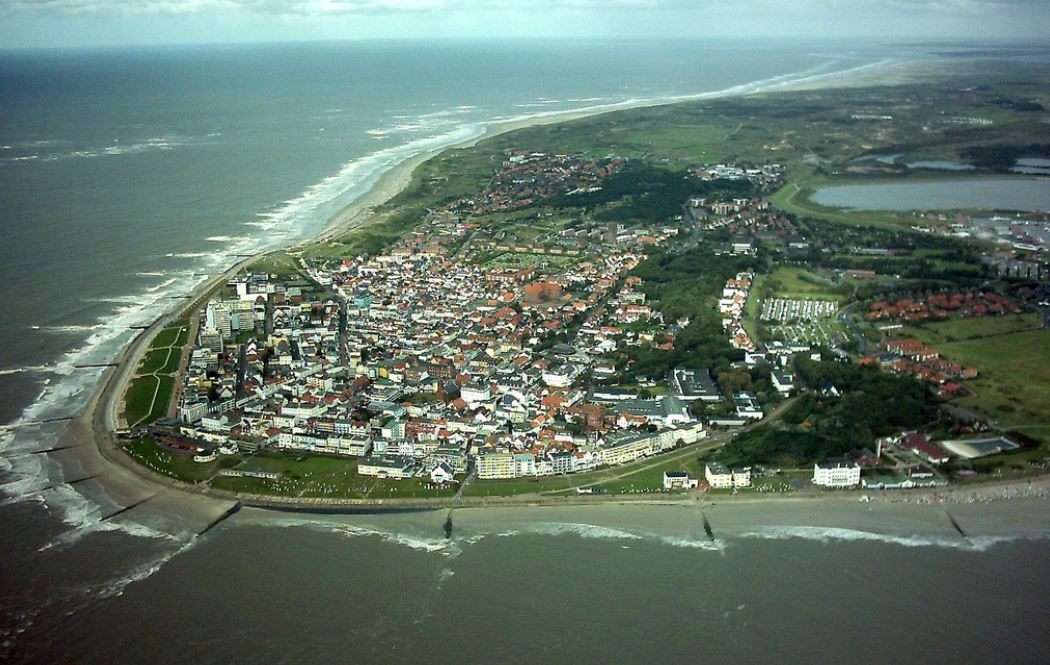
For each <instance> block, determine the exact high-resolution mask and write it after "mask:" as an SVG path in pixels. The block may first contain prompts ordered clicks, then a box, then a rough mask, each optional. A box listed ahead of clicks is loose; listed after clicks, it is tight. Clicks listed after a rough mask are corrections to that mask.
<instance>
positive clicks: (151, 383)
mask: <svg viewBox="0 0 1050 665" xmlns="http://www.w3.org/2000/svg"><path fill="white" fill-rule="evenodd" d="M157 383H158V379H157V378H156V377H154V376H140V377H137V378H135V379H133V380H132V381H131V385H130V386H128V391H127V392H126V393H125V394H124V400H125V402H124V413H125V418H126V419H127V421H128V424H129V425H135V424H137V423H138V422H139V421H140V420H142V419H143V418H145V417H146V415H147V414H148V413H149V412H150V408H151V406H152V404H153V395H154V393H155V392H156V391H157Z"/></svg>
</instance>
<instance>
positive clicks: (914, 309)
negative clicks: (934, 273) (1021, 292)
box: [867, 291, 1021, 321]
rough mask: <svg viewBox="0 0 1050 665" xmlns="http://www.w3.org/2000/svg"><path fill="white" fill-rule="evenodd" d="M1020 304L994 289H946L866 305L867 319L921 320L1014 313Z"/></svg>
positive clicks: (1017, 310)
mask: <svg viewBox="0 0 1050 665" xmlns="http://www.w3.org/2000/svg"><path fill="white" fill-rule="evenodd" d="M1020 311H1021V306H1020V305H1019V304H1018V303H1016V302H1014V301H1012V300H1010V299H1009V298H1006V297H1004V296H1001V295H999V294H998V293H995V292H994V291H950V292H946V293H934V294H931V295H929V296H925V297H915V298H899V299H897V300H894V301H887V300H876V301H875V302H873V303H871V304H870V305H869V306H868V314H867V318H868V320H869V321H877V320H882V319H889V320H895V321H922V320H925V319H947V318H966V317H971V316H992V315H997V314H1016V313H1018V312H1020Z"/></svg>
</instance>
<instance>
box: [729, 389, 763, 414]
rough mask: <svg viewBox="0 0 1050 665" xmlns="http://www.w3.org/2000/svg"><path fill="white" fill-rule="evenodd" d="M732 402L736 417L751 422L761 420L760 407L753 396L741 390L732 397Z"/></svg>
mask: <svg viewBox="0 0 1050 665" xmlns="http://www.w3.org/2000/svg"><path fill="white" fill-rule="evenodd" d="M733 401H734V402H735V403H736V415H737V416H739V417H741V418H749V419H751V420H761V419H762V416H763V415H764V414H763V413H762V407H761V406H760V405H759V403H758V398H757V397H755V396H754V395H753V394H751V393H749V392H747V391H746V390H742V391H740V392H738V393H737V394H736V395H734V396H733Z"/></svg>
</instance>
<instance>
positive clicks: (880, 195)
mask: <svg viewBox="0 0 1050 665" xmlns="http://www.w3.org/2000/svg"><path fill="white" fill-rule="evenodd" d="M810 198H811V200H812V201H813V202H815V203H819V204H820V205H824V206H831V207H835V208H849V209H852V210H944V209H951V208H979V209H987V210H1024V211H1028V210H1048V209H1050V179H1045V178H1030V179H1028V178H967V179H965V180H924V181H922V182H918V181H917V182H893V183H889V182H888V183H875V184H866V185H832V186H828V187H821V188H819V189H817V191H816V192H814V193H813V195H812V196H811V197H810Z"/></svg>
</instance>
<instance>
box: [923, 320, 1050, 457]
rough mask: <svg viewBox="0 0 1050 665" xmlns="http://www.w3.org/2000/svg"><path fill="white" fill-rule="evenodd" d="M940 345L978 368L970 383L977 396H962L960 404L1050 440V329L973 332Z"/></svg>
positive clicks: (959, 360)
mask: <svg viewBox="0 0 1050 665" xmlns="http://www.w3.org/2000/svg"><path fill="white" fill-rule="evenodd" d="M938 349H939V350H940V351H941V353H942V354H943V355H944V356H945V357H947V358H949V359H951V360H953V361H954V362H957V363H960V364H962V365H964V366H972V367H976V368H977V369H978V370H979V371H980V376H979V377H978V378H977V379H974V380H972V381H968V382H967V385H968V386H969V387H971V388H972V389H974V390H975V391H976V392H977V396H976V397H969V398H964V399H962V400H959V404H960V406H964V407H967V408H972V409H974V410H976V411H978V412H980V413H982V414H984V415H986V416H988V417H991V418H994V419H996V420H998V421H999V422H1000V423H1001V424H1002V425H1003V426H1005V427H1009V428H1011V429H1016V430H1018V431H1020V432H1023V433H1024V434H1027V435H1029V436H1032V437H1036V438H1039V439H1043V440H1048V439H1050V330H1030V331H1028V332H1018V333H1009V334H1006V335H995V336H990V337H975V338H972V339H967V340H964V341H959V342H946V343H943V344H941V345H940V346H938Z"/></svg>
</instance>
